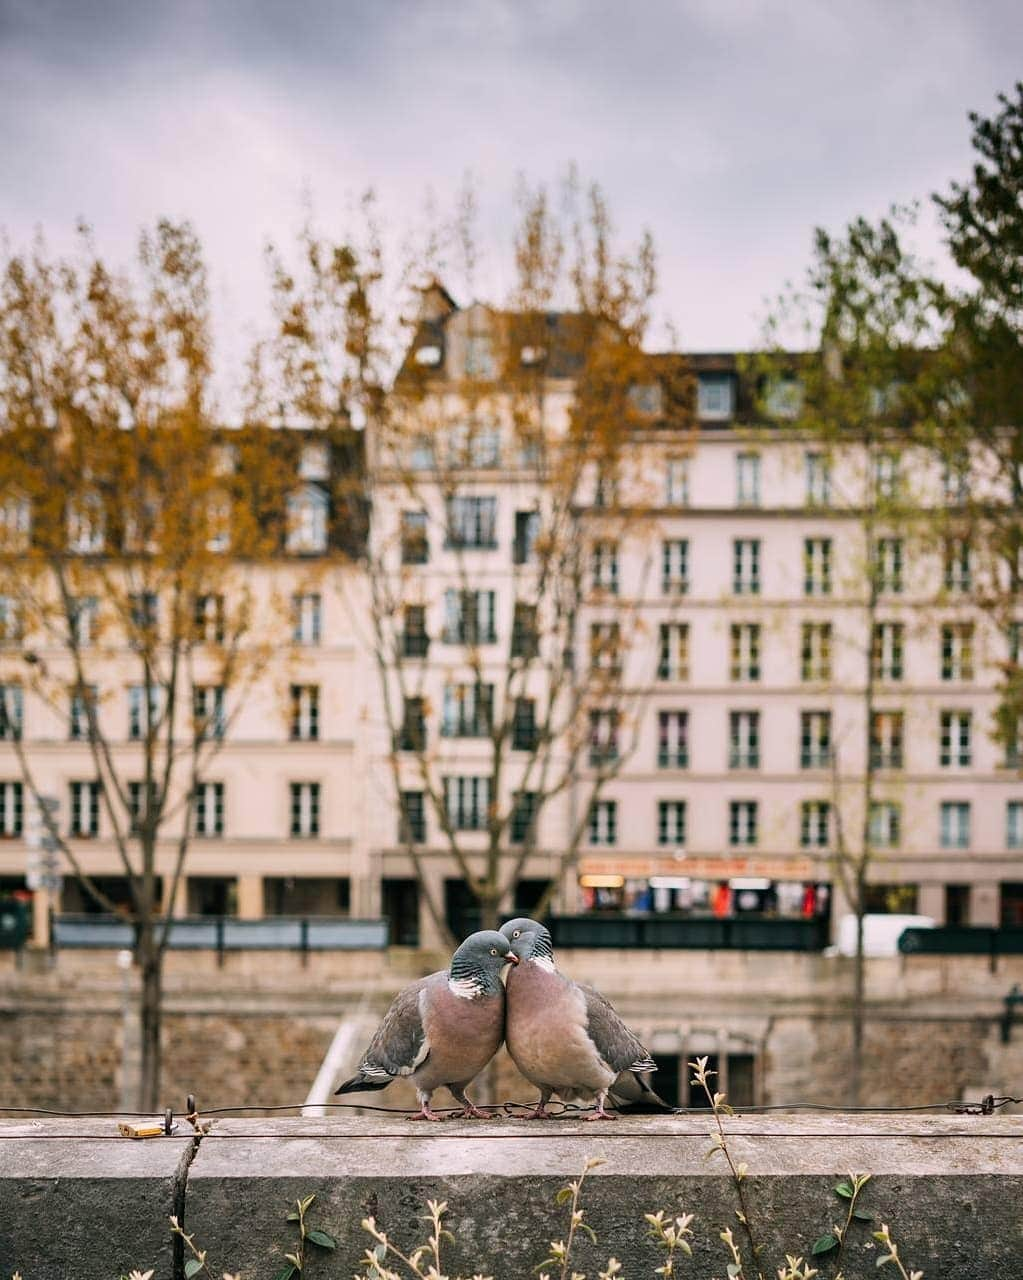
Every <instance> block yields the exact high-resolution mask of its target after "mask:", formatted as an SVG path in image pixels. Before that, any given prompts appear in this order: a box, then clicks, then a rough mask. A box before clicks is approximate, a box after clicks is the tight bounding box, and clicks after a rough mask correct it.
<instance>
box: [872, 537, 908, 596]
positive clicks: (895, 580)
mask: <svg viewBox="0 0 1023 1280" xmlns="http://www.w3.org/2000/svg"><path fill="white" fill-rule="evenodd" d="M874 559H875V587H876V590H877V593H878V595H890V596H898V595H901V594H902V562H903V540H902V539H901V538H878V540H877V548H876V551H875V555H874Z"/></svg>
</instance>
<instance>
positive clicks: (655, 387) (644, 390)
mask: <svg viewBox="0 0 1023 1280" xmlns="http://www.w3.org/2000/svg"><path fill="white" fill-rule="evenodd" d="M628 395H629V405H630V407H631V408H632V409H634V410H635V411H636V413H641V414H643V415H644V416H645V417H648V418H656V417H659V416H660V414H661V413H663V411H664V392H663V390H662V388H661V384H660V383H659V382H637V383H634V384H633V385H632V386H631V387H630V388H629V392H628Z"/></svg>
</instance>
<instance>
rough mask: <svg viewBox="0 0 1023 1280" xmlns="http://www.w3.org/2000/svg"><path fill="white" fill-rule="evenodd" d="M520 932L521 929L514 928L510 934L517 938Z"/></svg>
mask: <svg viewBox="0 0 1023 1280" xmlns="http://www.w3.org/2000/svg"><path fill="white" fill-rule="evenodd" d="M521 932H522V930H521V929H516V930H515V932H514V933H513V934H512V937H513V938H517V937H518V936H519V934H520V933H521Z"/></svg>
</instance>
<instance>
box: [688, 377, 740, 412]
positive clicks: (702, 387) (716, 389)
mask: <svg viewBox="0 0 1023 1280" xmlns="http://www.w3.org/2000/svg"><path fill="white" fill-rule="evenodd" d="M734 413H735V379H734V378H733V377H732V375H731V374H730V373H698V374H697V375H696V414H697V417H699V418H702V419H703V421H704V422H725V421H727V420H728V419H729V418H731V417H732V415H733V414H734Z"/></svg>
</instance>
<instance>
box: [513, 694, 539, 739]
mask: <svg viewBox="0 0 1023 1280" xmlns="http://www.w3.org/2000/svg"><path fill="white" fill-rule="evenodd" d="M538 740H539V735H538V733H537V727H536V699H535V698H516V699H515V707H514V709H513V711H512V750H513V751H535V750H536V745H537V742H538Z"/></svg>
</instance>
